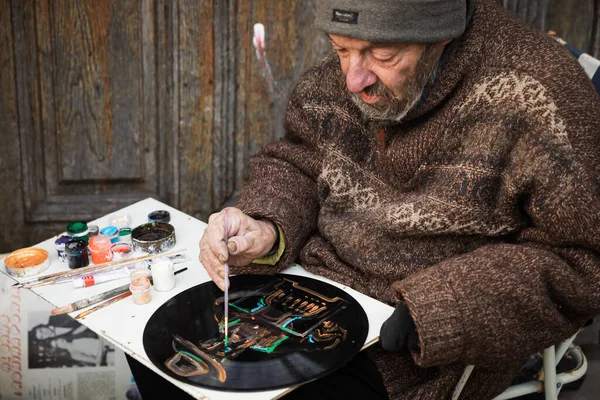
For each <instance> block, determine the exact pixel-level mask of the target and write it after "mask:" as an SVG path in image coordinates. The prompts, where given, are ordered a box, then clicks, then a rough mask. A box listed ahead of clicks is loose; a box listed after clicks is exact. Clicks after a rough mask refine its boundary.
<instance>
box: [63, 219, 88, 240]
mask: <svg viewBox="0 0 600 400" xmlns="http://www.w3.org/2000/svg"><path fill="white" fill-rule="evenodd" d="M88 233H89V229H88V225H87V224H86V223H85V222H81V221H77V222H71V223H70V224H69V225H67V235H69V236H71V237H72V238H73V239H79V240H83V241H84V242H85V244H87V243H88V239H89V237H88Z"/></svg>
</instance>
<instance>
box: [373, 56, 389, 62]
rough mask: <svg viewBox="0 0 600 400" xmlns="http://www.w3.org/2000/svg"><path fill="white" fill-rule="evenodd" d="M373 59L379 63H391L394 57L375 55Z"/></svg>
mask: <svg viewBox="0 0 600 400" xmlns="http://www.w3.org/2000/svg"><path fill="white" fill-rule="evenodd" d="M373 58H374V59H375V60H376V61H379V62H388V61H391V60H392V58H394V57H393V56H387V55H377V54H374V55H373Z"/></svg>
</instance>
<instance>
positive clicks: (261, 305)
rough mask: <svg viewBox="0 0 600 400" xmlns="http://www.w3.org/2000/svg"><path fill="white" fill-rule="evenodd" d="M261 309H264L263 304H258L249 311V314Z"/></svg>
mask: <svg viewBox="0 0 600 400" xmlns="http://www.w3.org/2000/svg"><path fill="white" fill-rule="evenodd" d="M263 307H264V304H259V305H258V306H256V307H254V308H253V309H252V310H250V312H254V311H257V310H260V309H261V308H263Z"/></svg>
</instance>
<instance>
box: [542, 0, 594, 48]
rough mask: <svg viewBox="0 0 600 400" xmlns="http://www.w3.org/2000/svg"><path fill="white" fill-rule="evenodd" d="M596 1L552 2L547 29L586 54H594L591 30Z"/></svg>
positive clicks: (571, 0)
mask: <svg viewBox="0 0 600 400" xmlns="http://www.w3.org/2000/svg"><path fill="white" fill-rule="evenodd" d="M595 2H596V0H559V1H556V0H555V1H554V2H553V3H552V5H551V7H550V13H549V15H548V29H552V30H554V31H556V33H557V34H558V36H560V37H562V38H563V39H564V40H566V41H567V42H568V43H569V44H571V45H573V46H575V47H576V48H578V49H579V50H581V51H584V52H586V53H592V54H593V52H594V49H593V36H594V35H593V30H594V23H595V19H596V18H597V16H596V15H595V13H594V9H595V7H596V5H595Z"/></svg>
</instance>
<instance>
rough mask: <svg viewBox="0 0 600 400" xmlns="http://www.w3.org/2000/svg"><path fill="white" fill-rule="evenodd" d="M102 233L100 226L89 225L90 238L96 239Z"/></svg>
mask: <svg viewBox="0 0 600 400" xmlns="http://www.w3.org/2000/svg"><path fill="white" fill-rule="evenodd" d="M99 233H100V228H98V225H88V237H90V238H91V237H94V236H96V235H98V234H99Z"/></svg>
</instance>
